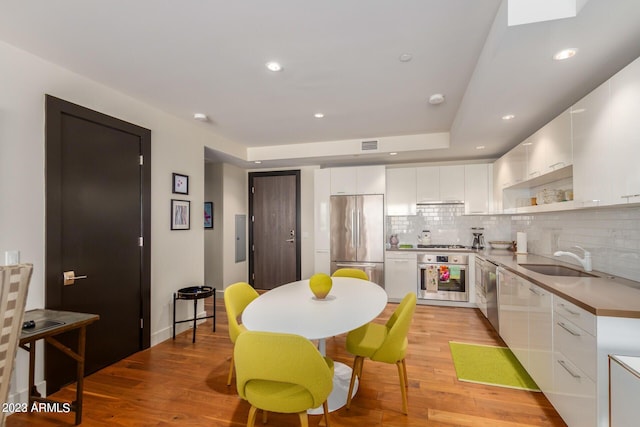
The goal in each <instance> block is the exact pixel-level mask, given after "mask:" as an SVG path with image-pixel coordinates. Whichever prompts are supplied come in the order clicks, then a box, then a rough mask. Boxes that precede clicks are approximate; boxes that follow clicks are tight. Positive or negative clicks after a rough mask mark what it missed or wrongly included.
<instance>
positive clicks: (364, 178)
mask: <svg viewBox="0 0 640 427" xmlns="http://www.w3.org/2000/svg"><path fill="white" fill-rule="evenodd" d="M356 182H357V188H356V191H357V194H384V192H385V187H386V168H385V166H362V167H358V168H356Z"/></svg>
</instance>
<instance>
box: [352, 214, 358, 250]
mask: <svg viewBox="0 0 640 427" xmlns="http://www.w3.org/2000/svg"><path fill="white" fill-rule="evenodd" d="M356 233H357V228H356V211H355V209H354V210H352V211H351V246H353V247H354V248H357V247H358V243H357V239H358V237H357V235H356Z"/></svg>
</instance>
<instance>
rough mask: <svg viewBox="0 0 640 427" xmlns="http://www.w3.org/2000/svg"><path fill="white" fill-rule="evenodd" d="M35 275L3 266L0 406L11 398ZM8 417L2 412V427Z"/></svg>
mask: <svg viewBox="0 0 640 427" xmlns="http://www.w3.org/2000/svg"><path fill="white" fill-rule="evenodd" d="M32 272H33V265H31V264H19V265H9V266H0V322H1V323H0V402H3V403H4V402H6V401H7V397H8V396H9V382H10V380H11V371H12V370H13V363H14V360H15V358H16V352H17V350H18V342H19V341H20V333H21V331H22V319H23V317H24V307H25V304H26V301H27V290H28V288H29V281H30V280H31V273H32ZM5 415H6V412H5V411H1V413H0V426H4V420H5Z"/></svg>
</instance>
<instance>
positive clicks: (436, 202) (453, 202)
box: [416, 200, 464, 206]
mask: <svg viewBox="0 0 640 427" xmlns="http://www.w3.org/2000/svg"><path fill="white" fill-rule="evenodd" d="M416 205H418V206H424V205H464V200H426V201H424V202H418V203H416Z"/></svg>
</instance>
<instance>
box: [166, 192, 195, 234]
mask: <svg viewBox="0 0 640 427" xmlns="http://www.w3.org/2000/svg"><path fill="white" fill-rule="evenodd" d="M190 208H191V202H190V201H188V200H176V199H171V229H172V230H188V229H189V228H190V227H191V212H190Z"/></svg>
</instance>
